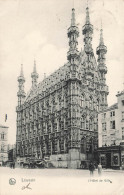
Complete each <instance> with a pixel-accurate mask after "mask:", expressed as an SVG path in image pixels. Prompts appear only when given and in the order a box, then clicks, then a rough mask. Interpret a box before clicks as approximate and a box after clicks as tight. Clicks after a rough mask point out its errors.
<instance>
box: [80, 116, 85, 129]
mask: <svg viewBox="0 0 124 195" xmlns="http://www.w3.org/2000/svg"><path fill="white" fill-rule="evenodd" d="M81 129H85V119H84V118H81Z"/></svg>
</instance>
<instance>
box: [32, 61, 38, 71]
mask: <svg viewBox="0 0 124 195" xmlns="http://www.w3.org/2000/svg"><path fill="white" fill-rule="evenodd" d="M33 72H35V73H36V72H37V71H36V61H35V60H34V69H33Z"/></svg>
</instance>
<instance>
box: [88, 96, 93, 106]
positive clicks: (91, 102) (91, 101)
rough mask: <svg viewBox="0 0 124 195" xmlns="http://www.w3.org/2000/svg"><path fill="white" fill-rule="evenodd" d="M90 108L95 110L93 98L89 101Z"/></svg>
mask: <svg viewBox="0 0 124 195" xmlns="http://www.w3.org/2000/svg"><path fill="white" fill-rule="evenodd" d="M89 108H90V109H93V98H92V97H90V99H89Z"/></svg>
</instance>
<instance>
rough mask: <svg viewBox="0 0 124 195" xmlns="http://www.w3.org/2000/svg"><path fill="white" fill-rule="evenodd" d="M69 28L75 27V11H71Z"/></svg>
mask: <svg viewBox="0 0 124 195" xmlns="http://www.w3.org/2000/svg"><path fill="white" fill-rule="evenodd" d="M71 26H75V9H74V8H73V9H72V18H71Z"/></svg>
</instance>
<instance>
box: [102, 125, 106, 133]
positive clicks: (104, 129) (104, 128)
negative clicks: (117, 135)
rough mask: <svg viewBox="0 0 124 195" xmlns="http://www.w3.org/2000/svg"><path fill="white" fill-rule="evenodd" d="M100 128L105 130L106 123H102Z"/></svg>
mask: <svg viewBox="0 0 124 195" xmlns="http://www.w3.org/2000/svg"><path fill="white" fill-rule="evenodd" d="M102 130H103V131H106V123H102Z"/></svg>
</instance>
